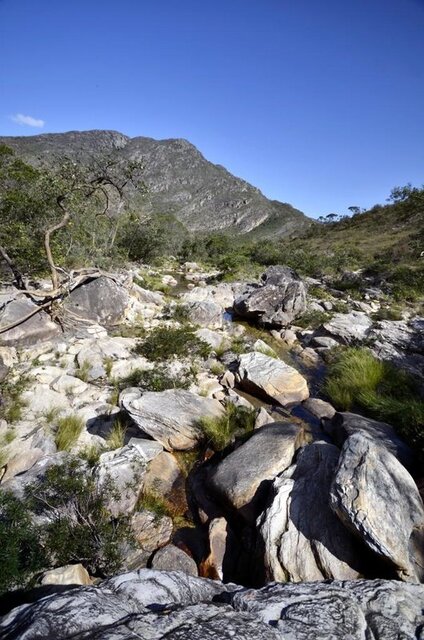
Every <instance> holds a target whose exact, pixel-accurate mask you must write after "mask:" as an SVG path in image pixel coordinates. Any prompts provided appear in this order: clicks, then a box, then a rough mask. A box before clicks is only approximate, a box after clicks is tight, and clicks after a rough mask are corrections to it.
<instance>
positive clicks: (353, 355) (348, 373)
mask: <svg viewBox="0 0 424 640" xmlns="http://www.w3.org/2000/svg"><path fill="white" fill-rule="evenodd" d="M324 391H325V393H326V395H327V396H328V397H329V398H330V399H331V401H332V402H333V404H334V405H335V407H336V408H337V409H340V410H343V411H349V410H351V409H355V408H358V409H361V410H362V411H363V412H364V413H365V414H366V415H368V416H369V417H371V418H375V419H376V420H382V421H383V422H388V423H389V424H391V425H392V426H393V427H394V428H395V429H396V430H397V432H398V433H399V435H400V436H401V437H402V438H404V439H405V441H406V442H408V443H409V444H410V445H411V446H412V447H414V448H415V449H416V450H418V451H419V452H420V455H424V402H423V401H422V400H421V398H420V395H419V391H418V389H417V385H416V383H415V381H414V379H413V378H412V377H411V376H410V375H409V374H408V373H406V372H405V371H402V370H401V369H399V368H397V367H395V366H394V365H392V364H391V363H389V362H385V361H381V360H378V359H377V358H375V357H374V356H373V355H372V353H371V352H370V351H369V350H368V349H365V348H361V349H359V348H347V349H343V350H340V351H339V352H338V353H336V355H335V359H334V361H333V362H332V363H331V364H330V365H329V369H328V372H327V376H326V379H325V382H324Z"/></svg>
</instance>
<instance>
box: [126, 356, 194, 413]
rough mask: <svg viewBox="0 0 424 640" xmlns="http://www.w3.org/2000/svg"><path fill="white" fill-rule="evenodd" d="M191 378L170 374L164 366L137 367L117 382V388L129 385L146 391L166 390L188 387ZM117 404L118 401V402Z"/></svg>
mask: <svg viewBox="0 0 424 640" xmlns="http://www.w3.org/2000/svg"><path fill="white" fill-rule="evenodd" d="M190 384H191V380H190V378H189V377H188V376H187V375H182V374H181V375H179V376H178V377H177V376H173V375H170V374H169V373H168V372H167V370H166V368H165V367H164V366H160V365H159V366H157V367H155V369H151V370H147V371H146V370H144V369H135V371H133V372H132V373H130V375H128V376H126V377H125V378H121V379H120V380H118V381H117V382H116V385H117V389H118V390H121V391H122V390H123V389H127V388H128V387H141V388H142V389H144V390H145V391H166V389H188V388H189V386H190ZM116 404H117V402H116Z"/></svg>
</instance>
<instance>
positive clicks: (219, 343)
mask: <svg viewBox="0 0 424 640" xmlns="http://www.w3.org/2000/svg"><path fill="white" fill-rule="evenodd" d="M195 333H196V336H197V337H198V338H199V339H200V340H203V342H207V344H208V345H209V346H210V347H211V348H212V349H213V350H215V349H229V347H230V346H231V342H230V340H229V338H228V336H227V335H225V333H220V332H219V331H212V330H211V329H198V330H197V331H196V332H195Z"/></svg>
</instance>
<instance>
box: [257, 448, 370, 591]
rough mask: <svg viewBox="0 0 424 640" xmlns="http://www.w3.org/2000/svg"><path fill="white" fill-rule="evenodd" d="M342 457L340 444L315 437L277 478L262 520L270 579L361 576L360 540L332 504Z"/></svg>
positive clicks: (266, 564)
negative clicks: (333, 486) (357, 540)
mask: <svg viewBox="0 0 424 640" xmlns="http://www.w3.org/2000/svg"><path fill="white" fill-rule="evenodd" d="M338 459H339V449H337V447H335V446H334V445H331V444H327V443H326V442H315V443H313V444H310V445H308V446H306V447H304V448H303V449H302V450H301V451H300V452H299V454H298V456H297V459H296V464H295V465H294V466H293V467H291V468H290V469H288V470H287V471H285V472H284V473H283V474H282V475H280V476H279V477H278V478H276V479H275V480H274V483H273V486H272V489H271V495H272V503H271V506H270V507H269V508H268V509H267V510H266V511H265V512H264V513H263V514H262V515H261V517H260V519H259V521H258V527H259V531H260V535H261V538H262V545H263V552H264V565H265V569H266V578H267V580H269V581H272V580H276V581H278V582H285V581H288V582H302V581H305V582H309V581H311V580H324V579H328V578H329V579H337V580H352V579H356V578H358V577H360V575H361V554H360V548H359V544H356V540H355V538H354V537H353V535H352V534H351V533H350V532H349V531H348V530H347V529H346V528H345V527H344V526H343V524H342V523H341V522H340V520H339V519H338V518H337V516H336V515H335V514H334V513H333V512H332V510H331V508H330V500H329V498H330V495H329V494H330V487H331V483H332V480H333V475H334V471H335V469H336V467H337V462H338ZM364 566H365V562H364V561H362V567H364Z"/></svg>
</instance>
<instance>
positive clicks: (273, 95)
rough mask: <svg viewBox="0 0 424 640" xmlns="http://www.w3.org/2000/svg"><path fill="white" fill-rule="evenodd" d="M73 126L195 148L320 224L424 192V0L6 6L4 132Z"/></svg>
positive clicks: (2, 21)
mask: <svg viewBox="0 0 424 640" xmlns="http://www.w3.org/2000/svg"><path fill="white" fill-rule="evenodd" d="M18 114H21V115H18ZM22 115H23V116H28V117H29V120H28V119H27V118H24V119H23V121H24V123H22V124H20V123H19V122H15V121H13V120H12V117H14V118H15V120H16V119H17V120H22V117H21V116H22ZM37 121H44V125H43V126H42V127H41V126H38V127H34V126H31V124H32V125H34V124H38V125H41V122H37ZM25 122H28V123H29V124H25ZM72 129H116V130H119V131H122V132H123V133H126V134H128V135H130V136H137V135H144V136H151V137H154V138H170V137H176V138H187V139H188V140H190V141H191V142H193V143H194V144H195V145H196V146H197V147H198V148H199V149H200V150H201V151H202V153H203V154H204V155H205V156H206V157H207V158H208V159H209V160H212V161H213V162H217V163H220V164H223V165H224V166H226V167H227V168H228V169H229V170H230V171H231V172H233V173H235V174H236V175H239V176H241V177H243V178H245V179H246V180H248V181H249V182H252V183H253V184H255V185H256V186H258V187H259V188H260V189H261V190H262V191H263V192H264V193H265V195H267V196H268V197H271V198H275V199H278V200H282V201H286V202H290V203H292V204H293V205H294V206H297V207H298V208H300V209H302V210H303V211H305V212H306V213H307V214H309V215H314V216H318V215H321V214H327V213H330V212H338V213H345V212H346V207H348V206H349V205H359V206H368V205H372V204H374V203H376V202H383V201H384V200H385V198H386V197H387V195H388V193H389V191H390V189H391V188H392V187H393V186H395V185H400V184H405V183H407V182H412V183H413V184H417V185H420V184H422V183H423V182H424V0H321V1H320V2H319V1H318V0H213V1H211V0H210V1H209V0H179V1H178V2H177V1H176V0H101V1H100V0H71V1H66V0H63V1H60V0H0V134H2V135H32V134H35V133H40V132H56V131H68V130H72Z"/></svg>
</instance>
